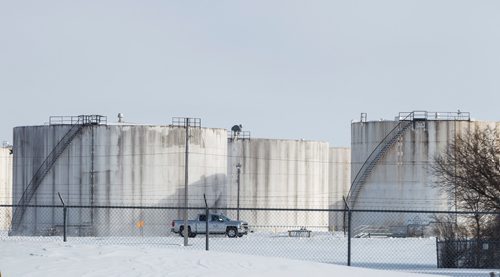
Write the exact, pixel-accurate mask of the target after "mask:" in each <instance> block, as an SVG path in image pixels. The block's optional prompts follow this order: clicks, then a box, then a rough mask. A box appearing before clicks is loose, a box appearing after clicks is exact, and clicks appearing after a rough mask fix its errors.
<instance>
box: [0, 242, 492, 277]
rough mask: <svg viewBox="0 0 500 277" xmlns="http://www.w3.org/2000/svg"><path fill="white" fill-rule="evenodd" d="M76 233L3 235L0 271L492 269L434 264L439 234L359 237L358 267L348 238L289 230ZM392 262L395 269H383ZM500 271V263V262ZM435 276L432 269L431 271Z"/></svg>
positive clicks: (262, 275) (407, 272) (403, 272)
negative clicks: (188, 235) (208, 234)
mask: <svg viewBox="0 0 500 277" xmlns="http://www.w3.org/2000/svg"><path fill="white" fill-rule="evenodd" d="M182 243H183V240H182V238H180V237H162V238H136V237H134V238H131V237H127V238H73V237H69V238H68V242H66V243H64V242H62V239H61V238H60V237H43V238H42V237H38V238H33V237H7V236H0V272H1V273H2V277H6V276H221V275H224V274H223V273H226V274H227V273H230V274H231V275H235V276H259V277H266V276H273V277H275V276H312V275H310V274H313V275H314V276H411V275H412V274H414V273H412V272H418V273H425V274H439V275H450V276H489V275H488V273H489V272H491V271H492V270H447V269H437V268H436V254H435V241H434V240H433V239H429V238H426V239H418V238H417V239H387V238H379V239H353V248H352V249H353V256H352V263H353V267H347V266H345V263H346V254H347V252H346V243H347V242H346V239H345V238H343V237H335V236H331V235H330V236H328V235H326V234H325V235H317V236H313V237H312V238H289V237H287V236H284V235H283V234H250V235H249V236H245V237H243V238H238V239H230V238H226V237H214V238H211V240H210V251H208V252H207V251H204V249H205V238H204V237H203V236H198V237H196V238H194V239H190V245H189V246H187V247H184V246H183V245H182ZM380 269H389V270H390V271H389V270H380ZM497 271H498V270H497ZM425 276H429V275H425Z"/></svg>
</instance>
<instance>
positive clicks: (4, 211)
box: [0, 146, 12, 232]
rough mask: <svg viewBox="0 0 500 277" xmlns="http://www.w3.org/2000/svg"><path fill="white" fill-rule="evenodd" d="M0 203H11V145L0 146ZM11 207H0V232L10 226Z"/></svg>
mask: <svg viewBox="0 0 500 277" xmlns="http://www.w3.org/2000/svg"><path fill="white" fill-rule="evenodd" d="M0 205H12V147H10V146H9V147H0ZM11 218H12V208H10V207H0V232H1V231H7V230H9V228H10V222H11Z"/></svg>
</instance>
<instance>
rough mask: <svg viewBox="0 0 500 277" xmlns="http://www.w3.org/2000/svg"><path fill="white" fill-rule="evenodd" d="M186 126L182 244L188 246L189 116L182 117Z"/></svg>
mask: <svg viewBox="0 0 500 277" xmlns="http://www.w3.org/2000/svg"><path fill="white" fill-rule="evenodd" d="M184 121H185V122H184V128H186V153H185V154H184V208H185V209H184V246H188V237H189V228H188V184H189V118H184Z"/></svg>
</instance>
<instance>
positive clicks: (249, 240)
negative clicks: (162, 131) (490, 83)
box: [0, 205, 500, 276]
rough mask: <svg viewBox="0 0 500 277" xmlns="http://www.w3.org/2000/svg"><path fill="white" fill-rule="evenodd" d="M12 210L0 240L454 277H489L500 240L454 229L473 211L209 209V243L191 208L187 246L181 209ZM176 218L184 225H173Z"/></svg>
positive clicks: (490, 218)
mask: <svg viewBox="0 0 500 277" xmlns="http://www.w3.org/2000/svg"><path fill="white" fill-rule="evenodd" d="M25 207H26V206H25ZM15 208H16V205H2V206H0V241H2V240H33V241H36V240H56V241H59V240H64V239H66V241H68V242H71V241H78V242H83V243H87V242H88V243H89V244H95V243H98V244H122V245H141V246H145V245H147V246H152V247H164V248H181V247H183V248H185V247H187V248H190V249H196V250H209V251H223V252H229V253H235V254H250V255H260V256H270V257H283V258H289V259H298V260H307V261H315V262H322V263H331V264H338V265H351V266H356V267H365V268H372V269H388V270H398V271H405V272H417V273H432V274H444V275H456V276H487V274H488V273H489V272H491V271H499V270H498V269H500V265H499V263H498V261H500V254H499V252H500V249H499V243H498V241H494V240H491V239H489V240H488V241H487V240H486V239H485V240H481V241H479V240H477V239H476V238H475V237H473V236H472V235H473V234H474V232H475V230H474V229H473V228H472V229H468V230H460V227H459V226H469V223H471V222H472V223H474V219H475V218H477V213H474V214H470V213H464V212H442V211H430V212H429V211H426V212H423V211H376V210H322V209H247V208H242V209H238V210H236V209H232V208H231V209H229V208H228V209H217V210H214V209H211V210H210V211H209V213H210V214H219V215H224V216H225V217H221V218H219V219H216V220H215V221H214V222H212V221H211V217H208V218H209V222H208V223H209V230H210V232H209V236H208V239H207V236H206V234H205V233H206V232H204V230H206V229H204V227H200V226H201V224H203V226H204V225H205V224H206V222H205V221H201V222H196V220H198V219H200V217H199V215H205V213H206V210H205V208H203V207H200V208H190V209H189V210H187V213H188V217H189V219H190V220H195V221H190V222H189V224H190V228H191V230H190V231H191V236H190V237H188V243H187V246H184V244H185V240H184V238H183V236H182V233H179V232H173V231H172V230H175V229H176V227H177V228H178V227H180V226H178V225H179V224H183V221H182V219H183V216H184V213H185V211H186V210H185V209H183V208H182V207H104V206H102V207H89V206H65V207H63V206H50V205H49V206H37V205H32V206H27V207H26V212H25V214H24V217H23V219H22V221H21V222H20V224H19V225H18V226H11V217H12V213H13V210H14V209H15ZM64 209H66V216H65V215H64V214H65V213H64ZM238 214H239V218H240V220H242V221H244V222H245V223H248V229H246V228H243V226H237V225H238V223H235V222H236V219H237V216H238ZM226 217H227V218H229V219H230V221H229V219H225V218H226ZM204 218H205V217H202V219H204ZM499 218H500V214H499V213H482V214H481V219H482V221H481V222H480V223H481V224H482V226H483V227H484V228H483V229H484V230H483V233H484V234H486V233H487V232H486V231H485V230H486V229H487V228H489V226H495V224H494V223H495V222H496V221H498V219H499ZM175 220H181V222H176V223H175V224H174V223H173V221H175ZM471 220H472V221H471ZM176 224H177V225H176ZM196 224H198V225H199V226H198V225H196ZM235 225H236V226H235ZM233 227H234V228H242V229H241V230H243V231H244V232H243V231H241V232H243V233H241V234H240V236H234V237H229V236H231V235H230V233H229V230H230V228H233ZM245 227H246V226H245ZM497 230H498V229H496V230H493V231H497ZM462 232H463V233H462ZM228 235H229V236H228ZM485 238H486V235H485ZM478 251H479V252H478ZM471 257H472V258H471ZM471 261H475V262H476V263H472V262H471ZM467 267H468V268H470V269H466V268H467Z"/></svg>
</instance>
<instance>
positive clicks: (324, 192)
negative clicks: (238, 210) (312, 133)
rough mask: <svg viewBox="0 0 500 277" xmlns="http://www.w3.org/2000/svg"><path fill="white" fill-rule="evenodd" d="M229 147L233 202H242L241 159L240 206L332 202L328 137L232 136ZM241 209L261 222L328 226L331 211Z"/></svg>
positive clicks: (265, 224)
mask: <svg viewBox="0 0 500 277" xmlns="http://www.w3.org/2000/svg"><path fill="white" fill-rule="evenodd" d="M228 149H229V150H228V153H229V158H228V176H229V178H228V180H229V186H228V192H229V193H228V197H229V199H228V203H229V206H230V207H236V204H237V182H236V180H237V169H236V165H237V164H238V163H240V164H241V173H240V207H243V208H245V207H246V208H302V209H307V208H318V209H327V208H328V204H329V202H328V200H329V190H328V170H329V168H328V159H329V147H328V143H326V142H314V141H302V140H278V139H253V138H252V139H250V140H247V139H244V140H237V141H232V142H230V143H229V145H228ZM242 215H244V216H245V218H241V219H244V220H246V221H248V222H249V224H250V225H252V226H254V227H256V228H259V226H260V227H262V228H274V230H277V229H279V228H280V227H283V228H289V227H290V226H305V225H308V226H316V227H317V228H324V229H326V228H327V227H328V214H326V213H325V214H314V216H312V215H310V216H308V215H307V214H306V213H304V212H281V213H278V212H273V213H271V212H266V211H252V212H245V213H242ZM233 217H235V216H234V215H233ZM286 226H289V227H286Z"/></svg>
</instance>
